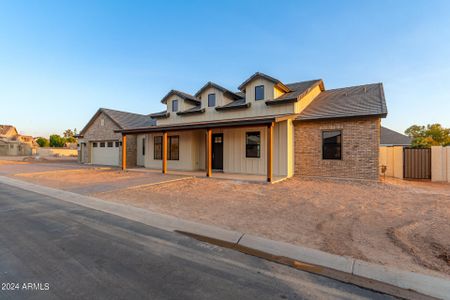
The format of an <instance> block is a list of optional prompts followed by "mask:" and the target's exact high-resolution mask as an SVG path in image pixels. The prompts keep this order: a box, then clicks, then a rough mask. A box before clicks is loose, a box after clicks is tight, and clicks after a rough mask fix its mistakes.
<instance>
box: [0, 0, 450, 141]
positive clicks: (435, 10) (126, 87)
mask: <svg viewBox="0 0 450 300" xmlns="http://www.w3.org/2000/svg"><path fill="white" fill-rule="evenodd" d="M257 71H259V72H263V73H266V74H268V75H270V76H273V77H275V78H277V79H279V80H280V81H282V82H284V83H290V82H296V81H303V80H311V79H317V78H321V79H323V80H324V82H325V88H326V89H332V88H338V87H345V86H351V85H359V84H365V83H374V82H382V83H383V84H384V90H385V96H386V101H387V106H388V111H389V113H388V117H387V118H386V119H383V120H382V124H383V125H384V126H387V127H389V128H391V129H394V130H397V131H401V132H403V131H404V130H405V129H406V128H407V127H409V126H410V125H412V124H423V125H426V124H429V123H441V124H442V125H444V126H446V127H450V1H425V0H422V1H420V0H418V1H400V0H391V1H382V0H376V1H375V0H373V1H372V0H368V1H344V0H342V1H333V0H328V1H264V0H259V1H225V0H224V1H160V2H157V1H142V2H140V1H81V0H78V1H37V0H28V1H20V0H11V1H6V0H0V124H11V125H15V126H16V127H17V129H18V130H19V132H20V133H23V134H29V135H33V136H48V135H50V134H53V133H57V134H62V132H63V131H64V130H65V129H68V128H72V129H73V128H76V129H78V131H80V130H81V129H82V128H83V127H84V126H85V125H86V123H87V122H88V121H89V119H90V118H91V117H92V115H93V114H94V113H95V112H96V111H97V109H98V108H100V107H106V108H112V109H118V110H124V111H130V112H135V113H141V114H148V113H152V112H157V111H161V110H164V109H165V108H164V106H163V105H162V104H161V103H160V100H161V99H162V98H163V96H164V95H165V94H166V93H167V92H168V91H169V90H171V89H179V90H182V91H185V92H187V93H192V94H194V93H195V92H196V91H197V90H198V89H199V88H201V87H202V86H203V85H204V84H205V83H206V82H208V81H213V82H216V83H218V84H220V85H222V86H224V87H226V88H229V89H231V90H236V89H237V87H238V86H239V84H240V83H242V82H243V81H244V80H245V79H246V78H248V77H249V76H250V75H251V74H253V73H254V72H257Z"/></svg>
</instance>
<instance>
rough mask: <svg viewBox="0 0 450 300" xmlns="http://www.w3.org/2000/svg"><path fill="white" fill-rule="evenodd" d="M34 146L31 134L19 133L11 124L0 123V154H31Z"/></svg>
mask: <svg viewBox="0 0 450 300" xmlns="http://www.w3.org/2000/svg"><path fill="white" fill-rule="evenodd" d="M36 147H37V145H36V144H35V142H34V140H33V137H32V136H28V135H20V134H19V133H18V132H17V129H16V128H15V127H14V126H12V125H0V155H11V156H25V155H32V153H33V149H35V148H36Z"/></svg>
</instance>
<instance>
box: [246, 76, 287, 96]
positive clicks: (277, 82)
mask: <svg viewBox="0 0 450 300" xmlns="http://www.w3.org/2000/svg"><path fill="white" fill-rule="evenodd" d="M256 78H264V79H266V80H268V81H271V82H273V83H275V84H276V85H277V86H278V87H279V88H281V89H282V90H283V91H285V92H289V91H290V90H289V88H288V87H287V86H286V85H284V84H283V83H282V82H281V81H279V80H278V79H276V78H273V77H272V76H269V75H266V74H264V73H261V72H256V73H255V74H253V75H252V76H250V77H249V78H247V79H246V80H245V81H244V82H243V83H241V85H239V86H238V90H240V91H242V90H244V88H245V86H246V85H247V84H248V83H250V82H251V81H253V80H254V79H256Z"/></svg>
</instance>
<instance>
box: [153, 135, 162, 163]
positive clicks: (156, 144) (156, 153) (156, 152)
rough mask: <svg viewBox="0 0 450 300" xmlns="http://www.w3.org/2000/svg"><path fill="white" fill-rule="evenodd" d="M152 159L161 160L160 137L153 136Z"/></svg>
mask: <svg viewBox="0 0 450 300" xmlns="http://www.w3.org/2000/svg"><path fill="white" fill-rule="evenodd" d="M153 159H155V160H160V159H162V136H155V137H154V139H153Z"/></svg>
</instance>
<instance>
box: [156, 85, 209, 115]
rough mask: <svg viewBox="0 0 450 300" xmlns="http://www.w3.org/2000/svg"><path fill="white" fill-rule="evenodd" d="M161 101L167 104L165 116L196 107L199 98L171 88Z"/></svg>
mask: <svg viewBox="0 0 450 300" xmlns="http://www.w3.org/2000/svg"><path fill="white" fill-rule="evenodd" d="M161 103H163V104H166V105H167V110H166V113H167V117H169V116H170V115H177V114H179V113H180V112H183V111H187V110H190V109H194V108H196V107H198V106H199V105H200V104H201V103H200V100H199V99H197V98H195V97H194V96H192V95H189V94H187V93H184V92H180V91H177V90H171V91H170V92H169V93H167V95H166V96H164V98H162V100H161Z"/></svg>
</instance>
